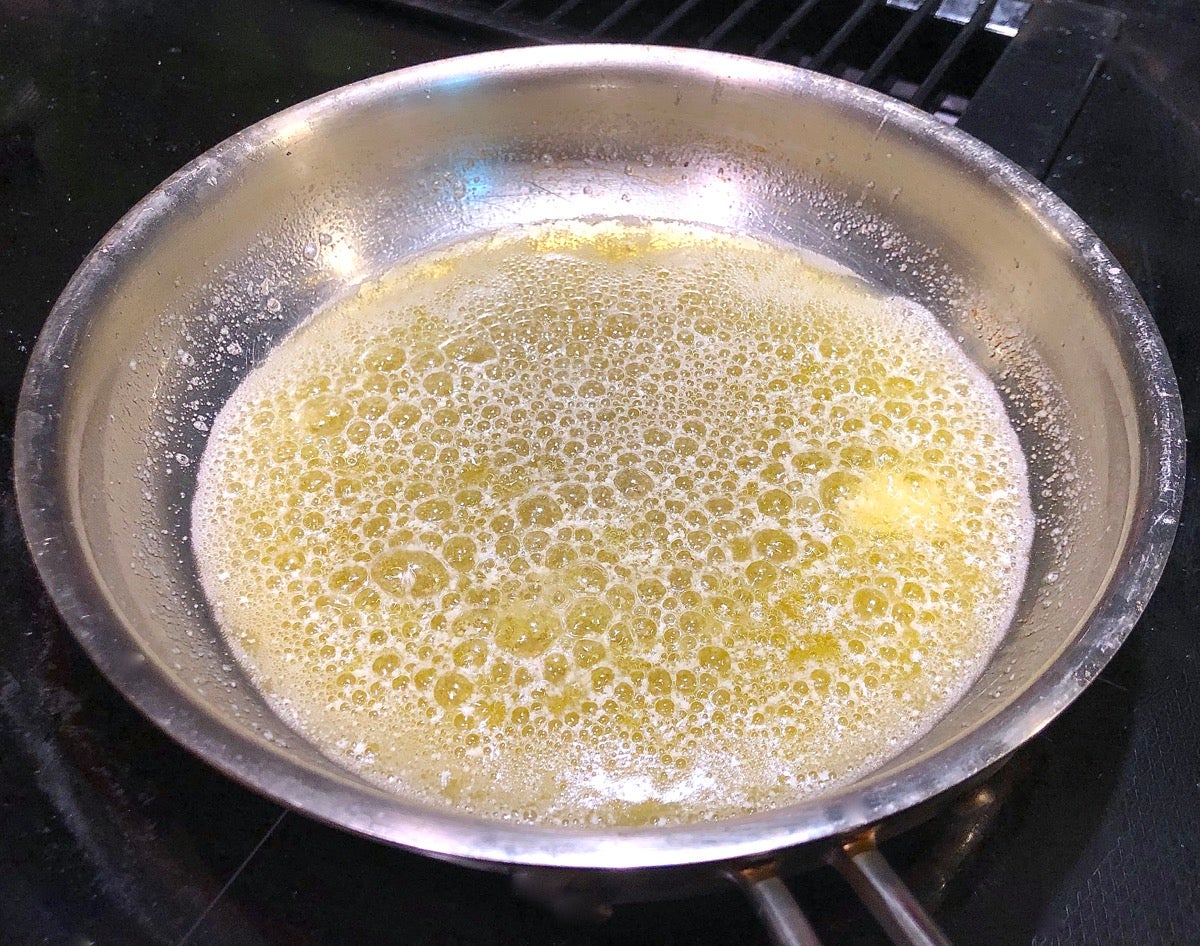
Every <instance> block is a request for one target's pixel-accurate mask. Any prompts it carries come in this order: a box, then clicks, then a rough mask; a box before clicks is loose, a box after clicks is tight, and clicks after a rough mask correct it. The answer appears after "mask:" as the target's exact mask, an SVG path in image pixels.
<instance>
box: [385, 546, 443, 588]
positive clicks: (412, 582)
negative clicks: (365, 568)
mask: <svg viewBox="0 0 1200 946" xmlns="http://www.w3.org/2000/svg"><path fill="white" fill-rule="evenodd" d="M371 577H372V578H373V579H374V580H375V583H376V584H377V585H379V587H380V588H382V589H383V590H384V591H386V592H387V593H388V594H390V595H392V596H393V597H396V598H405V597H410V596H411V597H414V598H427V597H429V596H431V595H434V594H437V592H439V591H441V590H442V589H443V588H444V587H445V586H446V583H447V581H448V580H449V575H448V574H447V573H446V567H445V566H444V565H443V564H442V563H441V562H440V561H438V560H437V558H436V557H435V556H433V555H430V554H429V553H428V552H423V551H421V550H419V549H393V550H392V551H390V552H387V553H385V554H384V555H382V556H380V557H379V558H378V559H377V560H376V561H375V563H374V564H373V565H372V566H371Z"/></svg>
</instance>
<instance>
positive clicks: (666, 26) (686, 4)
mask: <svg viewBox="0 0 1200 946" xmlns="http://www.w3.org/2000/svg"><path fill="white" fill-rule="evenodd" d="M699 5H700V0H683V2H682V3H680V4H679V5H678V6H677V7H675V9H674V10H672V11H671V12H670V14H668V15H667V17H666V18H665V19H664V20H663V21H662V22H661V23H659V24H658V26H656V27H655V28H654V29H652V30H651V31H650V32H649V33H647V34H646V42H647V43H657V42H658V41H659V40H660V39H662V38H663V37H664V36H666V35H667V33H668V32H669V31H670V29H671V28H672V27H673V26H674V25H675V24H676V23H678V22H679V21H680V20H682V19H683V18H684V17H685V16H687V15H688V14H689V13H691V12H692V10H693V9H694V8H695V7H697V6H699Z"/></svg>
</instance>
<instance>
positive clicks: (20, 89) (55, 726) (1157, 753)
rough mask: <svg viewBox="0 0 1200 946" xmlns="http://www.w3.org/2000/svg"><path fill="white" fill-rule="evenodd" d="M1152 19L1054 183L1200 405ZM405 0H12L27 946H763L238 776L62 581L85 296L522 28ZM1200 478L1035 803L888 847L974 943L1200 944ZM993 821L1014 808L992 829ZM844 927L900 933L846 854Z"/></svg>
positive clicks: (1186, 38) (859, 934)
mask: <svg viewBox="0 0 1200 946" xmlns="http://www.w3.org/2000/svg"><path fill="white" fill-rule="evenodd" d="M1106 6H1108V7H1112V8H1121V9H1123V10H1124V12H1126V14H1127V15H1128V18H1127V20H1126V22H1125V24H1124V27H1123V30H1122V32H1121V34H1120V36H1119V37H1118V40H1117V43H1116V45H1115V46H1114V47H1113V48H1112V50H1111V51H1110V54H1109V57H1108V60H1107V62H1106V64H1105V65H1104V66H1103V68H1102V71H1101V72H1100V74H1099V76H1098V78H1097V79H1096V81H1095V82H1094V83H1093V84H1092V86H1091V90H1090V92H1089V95H1088V98H1087V100H1086V102H1085V103H1084V107H1083V110H1082V112H1081V113H1080V114H1079V116H1078V118H1076V120H1075V121H1074V123H1073V125H1072V126H1071V130H1070V133H1069V135H1068V137H1067V139H1066V140H1065V142H1064V143H1063V145H1062V147H1061V148H1060V149H1059V150H1058V152H1057V156H1056V158H1055V160H1054V162H1053V163H1052V164H1051V166H1050V168H1049V171H1048V173H1047V174H1046V177H1045V179H1046V181H1047V183H1048V184H1049V185H1050V186H1051V187H1053V188H1054V189H1055V190H1056V191H1057V192H1058V193H1059V194H1060V195H1061V196H1062V197H1063V198H1064V199H1066V200H1067V202H1068V203H1070V204H1071V205H1072V206H1073V207H1075V209H1076V210H1078V211H1079V212H1080V213H1081V214H1082V215H1083V216H1084V218H1085V219H1087V220H1088V221H1089V223H1091V225H1092V226H1093V227H1094V228H1095V229H1096V230H1097V231H1098V232H1099V233H1100V235H1101V236H1102V237H1103V238H1104V239H1105V240H1106V241H1107V242H1108V243H1109V245H1110V246H1111V247H1112V249H1113V251H1114V252H1115V253H1116V254H1117V256H1118V257H1119V258H1120V259H1121V261H1122V263H1123V264H1124V265H1125V267H1126V268H1127V269H1128V270H1129V271H1130V273H1131V274H1132V275H1133V277H1134V279H1135V280H1136V282H1137V284H1138V286H1139V288H1140V290H1141V291H1142V293H1143V295H1144V297H1145V298H1146V301H1147V302H1148V303H1149V305H1150V307H1151V309H1152V311H1153V312H1154V315H1155V317H1156V319H1157V320H1158V324H1159V326H1160V328H1161V330H1162V333H1163V335H1164V337H1165V339H1166V342H1167V346H1168V348H1169V350H1170V352H1171V356H1172V358H1173V360H1174V362H1175V368H1176V371H1177V373H1178V375H1179V380H1180V384H1181V388H1182V391H1183V397H1184V405H1185V409H1186V411H1187V429H1188V434H1189V439H1191V438H1192V437H1193V436H1194V435H1195V434H1196V433H1197V424H1200V323H1198V322H1197V320H1196V317H1195V315H1194V311H1195V307H1196V305H1197V301H1198V300H1200V262H1198V261H1200V173H1198V171H1200V42H1198V41H1200V13H1198V12H1197V11H1196V10H1195V9H1194V8H1193V6H1192V5H1191V4H1190V3H1189V2H1188V0H1158V2H1146V3H1134V2H1129V3H1127V4H1126V3H1120V2H1117V0H1109V2H1108V3H1106ZM503 43H504V41H503V40H502V39H500V38H497V37H496V36H495V35H492V36H490V37H489V36H488V35H487V34H482V33H479V32H478V31H470V30H465V29H463V28H454V27H449V26H445V25H437V24H435V23H434V22H433V21H430V20H423V19H419V18H414V17H413V16H412V15H410V14H406V13H403V12H400V11H398V10H396V9H395V8H391V7H386V6H382V5H381V6H372V5H362V4H354V3H334V2H325V0H296V2H293V3H290V4H285V3H281V2H271V0H211V2H207V3H201V4H176V3H172V2H167V0H161V2H160V0H89V2H86V3H82V2H81V3H78V4H75V5H70V4H63V3H59V2H55V0H0V412H2V414H0V431H2V433H0V465H2V467H3V469H4V470H5V473H4V477H3V480H2V481H0V942H3V943H14V944H24V943H51V944H59V943H71V944H76V943H77V944H87V943H104V944H107V943H114V944H115V943H120V944H141V943H183V942H186V943H189V944H209V943H212V944H243V943H244V944H259V946H261V944H275V943H287V944H293V943H297V944H326V943H357V942H383V943H438V944H442V943H446V944H449V943H489V944H491V943H495V944H500V943H513V944H517V943H544V944H549V943H554V944H564V946H566V944H572V946H575V944H580V946H581V944H600V943H726V942H739V943H755V942H763V941H764V940H763V935H762V933H761V932H760V931H759V929H758V926H757V923H756V922H755V920H754V918H753V916H752V915H751V912H750V910H749V908H748V907H746V906H745V905H744V904H743V902H742V901H741V899H740V895H738V894H737V893H736V892H734V891H733V890H732V889H731V890H730V891H729V892H728V893H726V894H717V895H713V896H709V897H704V898H700V899H692V900H686V901H677V902H669V903H653V904H638V905H630V906H624V907H619V908H618V909H617V911H616V914H615V916H614V917H613V919H612V920H611V921H609V922H608V923H607V924H605V925H602V926H598V927H591V928H571V927H564V926H562V925H560V924H558V923H557V922H556V921H555V920H553V919H552V918H550V917H549V916H547V915H546V914H544V913H543V912H541V911H540V910H539V909H538V908H536V907H533V906H530V905H528V904H526V903H524V902H522V901H521V900H519V899H517V898H515V897H514V896H513V895H512V894H511V892H510V890H509V887H508V884H507V882H506V881H505V880H504V879H503V878H502V877H499V876H496V875H489V874H484V873H478V872H473V871H469V870H465V869H462V868H457V867H453V866H450V865H446V864H441V863H438V862H436V861H432V860H429V859H425V858H421V857H418V856H415V855H411V854H407V853H404V852H401V851H397V850H392V849H389V848H386V847H383V846H381V845H377V844H373V843H371V842H367V841H363V840H360V839H357V838H352V837H350V836H347V835H344V834H342V833H340V832H338V831H336V830H333V829H330V828H327V827H324V826H322V825H319V824H316V823H315V822H312V821H310V820H308V819H306V818H304V817H302V816H300V815H296V814H292V813H288V814H285V813H284V812H283V811H282V810H281V809H280V808H279V807H278V806H276V805H274V804H272V803H271V802H268V801H265V800H263V799H261V798H260V797H258V796H257V795H255V794H253V793H251V792H249V791H247V790H245V789H243V788H241V787H240V786H238V785H236V784H234V783H232V782H230V781H229V780H228V779H226V778H225V777H223V776H221V775H220V774H218V773H216V772H215V771H213V770H211V769H209V768H208V767H207V766H206V765H204V764H203V763H201V762H199V761H197V760H195V759H193V758H192V757H191V756H190V755H189V754H188V753H186V752H185V751H184V750H182V749H180V748H179V747H177V746H176V745H175V744H174V743H173V742H171V741H170V740H169V739H167V738H166V737H165V736H163V735H161V734H160V733H159V732H158V730H156V729H155V728H154V727H153V726H151V725H150V724H149V723H147V722H146V721H145V720H143V719H142V718H141V717H140V716H139V715H138V714H137V713H136V712H135V711H134V710H133V709H132V708H131V707H130V706H129V705H128V704H127V703H126V702H125V701H124V699H123V698H122V697H121V696H120V695H119V694H118V693H116V692H115V691H114V690H113V689H112V688H111V687H110V686H109V684H108V683H107V682H106V681H105V680H104V679H103V678H102V677H101V676H100V675H99V673H98V672H97V671H96V670H95V668H94V667H93V666H92V665H91V663H90V662H89V661H88V660H87V658H86V657H84V655H83V653H82V651H81V650H80V649H79V647H78V646H77V645H76V643H75V641H74V639H73V638H72V637H71V636H70V634H69V633H68V632H67V630H66V629H65V627H64V625H63V624H62V622H61V621H60V620H59V619H58V617H57V615H56V614H55V612H54V609H53V607H52V605H51V604H50V603H49V600H48V598H47V596H46V594H45V592H44V591H43V590H42V588H41V585H40V583H39V581H38V578H37V575H36V573H35V571H34V569H33V566H32V563H31V561H30V558H29V555H28V553H27V551H26V549H25V546H24V542H23V539H22V536H21V532H20V525H19V522H18V519H17V513H16V504H15V501H14V498H13V492H12V477H11V472H10V471H11V457H12V440H11V429H12V421H13V415H14V412H15V408H16V398H17V393H18V389H19V385H20V379H21V374H22V372H23V370H24V366H25V362H26V359H27V357H28V352H29V349H30V347H31V345H32V343H33V341H34V339H35V338H36V335H37V332H38V330H39V328H40V326H41V323H42V321H43V319H44V318H45V316H46V314H47V312H48V311H49V309H50V306H51V305H52V303H53V300H54V297H55V296H56V295H57V293H58V292H59V290H60V289H61V288H62V287H63V285H64V284H65V283H66V280H67V279H68V278H69V276H70V274H71V273H72V271H73V270H74V269H75V267H76V266H77V265H78V264H79V262H80V261H81V260H82V258H83V256H84V255H85V254H86V252H87V251H88V250H89V249H90V248H91V246H92V245H93V244H94V243H95V242H96V241H97V240H98V239H99V238H100V237H101V236H102V234H103V233H104V231H105V230H106V229H107V228H108V227H109V226H110V225H111V224H112V223H113V222H115V221H116V220H117V218H118V217H119V216H120V215H121V214H122V213H124V211H125V210H127V209H128V208H129V207H130V206H132V204H133V203H134V202H135V201H136V200H137V199H138V198H140V197H141V196H142V195H143V194H144V193H145V192H147V191H148V190H150V189H151V188H152V187H154V186H155V185H156V184H157V183H158V182H159V181H161V180H162V179H163V178H165V177H166V176H167V175H168V174H170V173H171V172H172V171H174V170H176V169H177V168H178V167H179V166H181V165H182V164H184V163H185V162H187V161H188V160H190V159H191V158H192V157H194V156H196V155H197V154H199V153H200V152H201V151H203V150H204V149H205V148H207V147H209V146H210V145H212V144H214V143H216V142H217V141H219V140H220V139H222V138H224V137H226V136H227V135H229V134H231V133H233V132H235V131H237V130H238V129H240V128H242V127H244V126H246V125H248V124H250V123H251V122H253V121H255V120H257V119H259V118H262V117H264V116H266V115H268V114H270V113H272V112H274V111H277V110H278V109H280V108H282V107H284V106H286V105H290V104H292V103H294V102H297V101H299V100H301V99H304V98H307V97H309V96H311V95H314V94H317V93H319V92H323V91H326V90H328V89H330V88H333V87H335V86H338V85H342V84H344V83H346V82H349V81H352V80H354V79H358V78H362V77H364V76H368V75H372V74H375V73H378V72H382V71H385V70H388V69H393V68H398V67H401V66H404V65H408V64H412V63H416V62H420V61H423V60H427V59H433V58H438V57H441V56H446V55H452V54H456V53H461V52H469V51H473V50H476V49H482V48H487V47H488V46H496V45H503ZM1196 487H1197V478H1196V476H1195V475H1189V477H1188V482H1187V494H1186V500H1185V506H1184V515H1183V520H1182V525H1181V527H1180V533H1179V538H1178V540H1177V542H1176V549H1175V552H1174V554H1173V556H1172V558H1171V561H1170V564H1169V565H1168V568H1167V572H1166V574H1165V576H1164V578H1163V581H1162V584H1161V585H1160V587H1159V591H1158V593H1157V594H1156V595H1155V597H1154V599H1153V600H1152V602H1151V604H1150V607H1149V609H1148V610H1147V612H1146V615H1145V617H1144V618H1143V619H1142V621H1141V622H1140V623H1139V625H1138V627H1137V629H1136V630H1135V631H1134V633H1133V635H1132V637H1131V638H1130V640H1129V642H1128V643H1127V644H1126V645H1125V646H1124V647H1123V648H1122V650H1121V651H1120V652H1119V653H1118V655H1117V656H1116V658H1115V659H1114V660H1113V662H1112V663H1111V664H1110V666H1109V667H1108V669H1107V670H1106V671H1105V673H1104V674H1103V675H1102V677H1101V678H1100V680H1099V681H1098V682H1097V683H1096V684H1095V685H1093V686H1092V687H1091V688H1090V689H1089V690H1087V692H1085V693H1084V695H1083V696H1082V697H1081V698H1080V699H1079V700H1078V701H1077V702H1076V703H1075V704H1074V705H1073V706H1072V707H1071V708H1070V709H1069V710H1068V711H1067V712H1066V713H1064V714H1063V716H1062V717H1061V718H1060V719H1059V720H1058V721H1057V722H1055V723H1054V724H1053V725H1052V726H1051V727H1050V728H1049V729H1048V730H1047V731H1046V732H1045V733H1044V734H1043V735H1041V736H1039V737H1038V738H1037V739H1035V740H1034V741H1033V742H1032V743H1031V744H1030V745H1029V746H1028V747H1027V748H1026V749H1025V750H1023V751H1022V752H1021V753H1020V754H1018V756H1017V758H1016V759H1015V761H1014V763H1013V764H1011V765H1010V766H1009V767H1008V768H1006V769H1005V770H1003V772H1002V773H1001V777H1000V780H999V782H997V783H996V785H995V791H996V793H997V794H998V795H999V797H1000V798H1001V799H1003V801H1004V803H1003V804H1002V805H999V806H998V807H997V808H996V809H995V810H994V811H989V813H988V814H989V817H990V824H984V823H981V821H980V820H978V819H977V820H968V821H966V822H965V823H963V822H946V821H945V820H944V819H943V820H942V821H940V822H936V823H934V824H933V825H931V826H929V827H927V828H924V829H920V830H918V831H917V832H915V833H913V834H910V835H908V836H906V837H904V838H901V839H898V840H897V841H896V842H894V843H893V844H892V845H891V846H890V847H889V848H888V853H889V854H890V855H891V856H892V857H893V859H894V860H895V862H896V864H897V866H898V868H899V869H900V872H901V873H902V874H905V875H906V876H908V877H909V878H910V879H911V880H913V882H914V883H915V884H916V885H917V888H918V891H919V892H920V893H921V894H922V895H923V897H924V898H925V899H926V901H927V902H929V903H930V904H931V905H932V906H933V907H934V911H935V914H936V916H937V918H938V919H939V920H940V921H941V922H942V923H943V924H944V925H945V927H946V929H947V931H948V932H949V934H950V935H951V937H952V938H953V939H955V941H956V942H959V943H963V944H966V943H1003V944H1008V943H1013V944H1016V943H1028V942H1031V941H1032V942H1036V943H1039V944H1043V943H1044V944H1068V943H1069V944H1088V946H1091V944H1100V943H1114V944H1116V943H1120V944H1125V943H1129V944H1139V946H1140V944H1183V943H1192V942H1200V853H1198V852H1200V698H1198V697H1197V695H1196V694H1197V688H1198V687H1200V670H1198V668H1197V665H1196V654H1197V650H1198V648H1197V644H1196V624H1197V622H1196V620H1195V618H1196V617H1197V615H1198V613H1200V608H1198V607H1197V606H1196V600H1197V599H1196V598H1195V597H1193V595H1195V593H1196V592H1195V586H1194V585H1193V582H1194V581H1196V572H1197V566H1198V565H1200V534H1198V530H1200V509H1197V506H1196V501H1197V495H1196ZM984 820H987V819H984ZM792 887H793V889H794V890H795V891H796V892H797V894H798V896H799V897H800V899H801V900H802V902H803V903H804V904H805V906H806V907H807V908H808V909H809V910H810V912H811V913H812V914H813V916H814V919H815V921H816V925H817V926H818V928H819V930H820V931H821V932H822V933H823V935H825V936H826V938H827V940H828V941H829V942H831V943H852V944H868V943H871V944H877V943H880V942H882V934H880V933H879V932H878V930H877V929H876V928H875V927H874V926H873V925H872V923H871V921H870V920H869V919H867V917H866V916H865V913H864V911H863V909H862V908H861V907H859V906H858V905H857V904H856V903H855V902H854V901H853V899H852V898H851V897H850V895H849V893H848V892H847V889H846V888H845V887H844V886H843V885H842V884H841V882H840V881H839V880H837V879H836V878H834V877H833V876H831V875H829V874H825V873H821V872H818V873H816V874H814V875H808V876H806V877H801V878H797V879H796V880H794V881H793V882H792Z"/></svg>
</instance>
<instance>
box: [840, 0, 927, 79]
mask: <svg viewBox="0 0 1200 946" xmlns="http://www.w3.org/2000/svg"><path fill="white" fill-rule="evenodd" d="M939 3H941V0H924V2H923V3H922V4H921V5H920V6H919V7H917V9H916V10H914V11H913V12H912V13H911V14H910V15H909V17H908V19H907V20H905V21H904V25H903V26H901V27H900V29H899V31H898V32H897V33H896V35H895V36H893V37H892V39H891V41H890V42H889V43H888V44H887V46H885V47H884V48H883V51H882V52H881V53H880V54H879V55H878V56H876V57H875V61H874V62H873V63H871V66H870V68H869V69H867V71H866V72H864V73H863V75H862V78H861V79H859V80H858V81H859V82H861V83H862V84H863V85H865V86H868V87H873V86H874V85H875V83H876V82H878V81H879V79H880V77H881V76H882V75H883V70H884V69H886V68H887V67H888V66H890V65H891V64H892V60H893V59H895V58H896V54H897V53H898V52H900V50H901V48H902V47H903V46H904V44H905V43H907V42H908V41H909V39H911V38H912V35H913V34H914V33H915V32H916V31H917V30H918V29H920V27H921V25H922V24H923V23H924V22H925V21H926V20H928V19H929V17H930V16H931V15H932V14H933V11H934V10H935V9H936V8H937V5H938V4H939Z"/></svg>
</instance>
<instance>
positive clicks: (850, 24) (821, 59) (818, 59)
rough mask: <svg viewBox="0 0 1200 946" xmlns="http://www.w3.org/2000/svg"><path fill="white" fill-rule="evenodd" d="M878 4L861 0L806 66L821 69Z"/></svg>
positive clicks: (869, 0)
mask: <svg viewBox="0 0 1200 946" xmlns="http://www.w3.org/2000/svg"><path fill="white" fill-rule="evenodd" d="M878 4H879V0H862V2H861V3H860V4H859V5H858V9H857V10H855V11H854V12H853V13H851V14H850V16H848V17H847V18H846V21H845V22H844V23H843V24H842V25H841V26H840V27H838V30H837V32H836V33H834V34H833V35H832V36H831V37H829V40H828V42H826V43H825V45H824V46H822V47H821V49H820V51H819V52H818V53H817V54H816V55H815V56H813V57H812V59H811V60H809V62H808V68H810V69H816V70H817V71H818V72H819V71H821V70H823V69H824V68H825V65H826V63H828V62H829V60H830V58H831V57H832V56H833V54H834V53H835V52H837V51H838V49H840V48H841V46H842V44H843V43H844V42H846V40H847V39H849V38H850V34H851V33H853V32H854V31H855V30H856V29H858V27H859V24H860V23H862V21H863V20H865V19H866V18H867V16H868V14H870V13H871V11H872V10H874V9H875V7H876V6H877V5H878Z"/></svg>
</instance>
